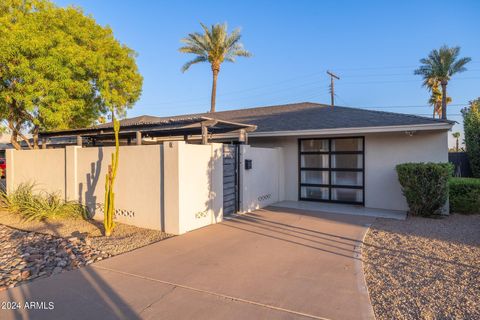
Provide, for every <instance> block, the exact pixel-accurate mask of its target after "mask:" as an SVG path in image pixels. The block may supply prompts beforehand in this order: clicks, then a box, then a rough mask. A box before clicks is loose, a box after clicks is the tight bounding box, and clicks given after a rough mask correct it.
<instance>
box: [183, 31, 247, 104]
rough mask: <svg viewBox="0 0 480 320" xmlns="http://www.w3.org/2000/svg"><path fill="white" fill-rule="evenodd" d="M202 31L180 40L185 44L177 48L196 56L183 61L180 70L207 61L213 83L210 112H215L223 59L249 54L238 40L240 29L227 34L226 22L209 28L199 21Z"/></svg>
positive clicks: (232, 60)
mask: <svg viewBox="0 0 480 320" xmlns="http://www.w3.org/2000/svg"><path fill="white" fill-rule="evenodd" d="M200 25H201V26H202V28H203V31H204V33H203V34H201V33H198V32H195V33H190V34H189V35H188V37H186V38H183V39H182V40H181V41H182V42H183V43H184V44H185V46H183V47H181V48H180V49H179V51H180V52H182V53H191V54H194V55H196V57H195V58H194V59H193V60H191V61H189V62H187V63H185V64H184V65H183V67H182V71H183V72H185V71H187V70H188V69H189V68H190V66H192V65H193V64H196V63H199V62H209V63H210V65H211V68H212V75H213V83H212V95H211V105H210V112H215V99H216V94H217V78H218V73H219V72H220V66H221V65H222V63H223V62H224V61H228V62H235V58H236V57H250V56H251V54H250V52H248V51H247V50H245V49H244V48H243V44H242V43H241V42H240V38H241V37H242V35H241V34H240V29H235V30H234V31H233V32H232V33H230V34H228V31H227V25H226V24H215V25H212V26H211V28H210V29H209V28H208V27H207V26H205V25H204V24H203V23H200Z"/></svg>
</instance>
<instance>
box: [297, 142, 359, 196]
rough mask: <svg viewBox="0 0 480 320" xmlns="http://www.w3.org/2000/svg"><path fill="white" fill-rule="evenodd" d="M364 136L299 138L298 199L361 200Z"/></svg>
mask: <svg viewBox="0 0 480 320" xmlns="http://www.w3.org/2000/svg"><path fill="white" fill-rule="evenodd" d="M364 148H365V139H364V137H342V138H321V139H320V138H319V139H300V140H299V146H298V150H299V160H298V162H299V170H298V172H299V179H298V181H299V188H298V189H299V190H298V192H299V200H307V201H322V202H336V203H348V204H362V205H363V204H364V202H365V200H364V199H365V190H364V189H365V187H364V183H365V181H364V180H365V174H364V173H365V169H364V168H365V163H364V162H365V154H364Z"/></svg>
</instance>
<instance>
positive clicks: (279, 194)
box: [240, 145, 285, 212]
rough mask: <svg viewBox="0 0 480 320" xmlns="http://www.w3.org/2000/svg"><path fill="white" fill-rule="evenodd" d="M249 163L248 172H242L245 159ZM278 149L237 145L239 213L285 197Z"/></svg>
mask: <svg viewBox="0 0 480 320" xmlns="http://www.w3.org/2000/svg"><path fill="white" fill-rule="evenodd" d="M247 159H248V160H252V169H249V170H246V169H245V160H247ZM283 159H284V157H283V150H282V149H281V148H258V147H257V148H252V147H251V146H248V145H244V146H240V190H241V191H240V196H241V200H240V211H242V212H250V211H253V210H255V209H260V208H263V207H265V206H268V205H270V204H272V203H275V202H278V201H282V200H284V198H285V190H284V185H285V183H284V174H285V169H284V166H283Z"/></svg>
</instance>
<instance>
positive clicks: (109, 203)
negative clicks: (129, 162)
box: [103, 113, 120, 237]
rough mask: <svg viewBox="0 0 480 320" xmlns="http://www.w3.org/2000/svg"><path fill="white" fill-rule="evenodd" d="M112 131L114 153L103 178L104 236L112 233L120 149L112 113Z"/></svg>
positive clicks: (117, 128) (117, 123)
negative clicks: (114, 187)
mask: <svg viewBox="0 0 480 320" xmlns="http://www.w3.org/2000/svg"><path fill="white" fill-rule="evenodd" d="M112 120H113V131H114V133H115V153H112V162H111V164H110V165H109V166H108V172H107V176H106V179H105V204H104V208H103V212H104V219H103V226H104V227H105V236H107V237H109V236H111V235H112V231H113V228H115V223H114V222H113V217H114V215H115V193H114V192H113V185H114V182H115V177H116V176H117V168H118V151H119V149H120V141H119V139H118V133H119V131H120V122H119V121H118V120H117V119H115V115H114V114H113V113H112Z"/></svg>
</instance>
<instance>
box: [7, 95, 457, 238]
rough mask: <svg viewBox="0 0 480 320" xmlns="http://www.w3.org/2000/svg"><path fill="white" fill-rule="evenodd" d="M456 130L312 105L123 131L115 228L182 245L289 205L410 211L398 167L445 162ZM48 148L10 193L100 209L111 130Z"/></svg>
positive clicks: (157, 121)
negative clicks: (239, 217)
mask: <svg viewBox="0 0 480 320" xmlns="http://www.w3.org/2000/svg"><path fill="white" fill-rule="evenodd" d="M452 126H453V122H451V121H445V120H440V119H432V118H426V117H419V116H414V115H408V114H398V113H390V112H380V111H372V110H364V109H358V108H350V107H341V106H334V107H331V106H328V105H323V104H318V103H309V102H304V103H296V104H287V105H279V106H268V107H258V108H246V109H238V110H229V111H219V112H215V113H201V114H188V115H178V116H172V117H155V116H140V117H135V118H130V119H124V120H122V121H121V131H120V138H121V141H122V145H123V146H122V148H123V149H122V150H121V155H122V156H121V161H120V167H119V173H118V183H117V187H116V188H117V189H116V190H117V191H116V192H117V196H116V199H117V200H118V201H117V205H116V208H118V210H117V211H118V212H117V217H119V219H120V221H122V222H125V223H131V224H134V225H137V226H141V227H149V228H154V229H164V230H167V231H168V232H170V233H176V234H181V233H184V232H187V231H189V230H193V229H195V228H198V227H201V226H204V225H208V224H211V223H216V222H218V221H221V220H222V218H223V216H224V215H228V214H231V213H234V212H246V211H251V210H254V209H258V208H261V207H264V206H267V205H272V204H275V203H279V202H294V203H297V204H313V203H321V204H323V205H329V206H338V207H339V206H340V204H342V206H343V205H344V204H346V205H353V206H352V208H363V209H366V208H371V209H372V210H373V209H381V210H397V211H406V210H408V207H407V203H406V201H405V198H404V196H403V195H402V191H401V188H400V184H399V182H398V178H397V173H396V171H395V166H396V165H397V164H400V163H405V162H447V161H448V141H447V140H448V131H449V130H450V129H451V128H452ZM75 136H76V139H75ZM40 137H41V139H42V149H44V150H32V151H13V150H12V151H10V152H9V153H7V166H8V167H7V189H8V190H13V189H14V188H15V186H17V185H19V183H22V182H23V181H31V180H34V181H37V182H40V183H42V184H43V185H44V186H46V187H48V188H50V189H53V190H59V191H60V192H61V193H62V194H65V198H66V199H70V200H78V201H80V202H82V203H84V204H85V205H86V206H87V207H89V208H90V209H91V210H92V211H93V212H97V211H98V210H99V209H98V208H102V205H101V203H99V202H101V199H103V188H102V185H103V180H102V179H103V177H104V175H105V172H106V170H107V168H108V163H109V157H110V156H109V153H111V152H112V151H111V150H112V148H111V147H109V146H111V145H112V141H113V140H112V139H113V129H112V124H111V123H106V124H101V125H97V126H94V127H91V128H84V129H75V130H65V131H58V132H43V133H41V135H40ZM65 137H70V138H72V137H73V139H70V141H76V143H77V145H76V146H75V145H73V146H67V147H65V145H64V144H63V145H61V146H58V145H55V143H54V141H55V139H60V138H61V139H63V138H65ZM64 140H65V139H64ZM65 141H66V140H65ZM222 144H223V145H222ZM58 147H61V148H64V149H65V151H62V150H58V149H59V148H58ZM45 149H46V150H45ZM37 165H38V168H37V167H36V166H37Z"/></svg>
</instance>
